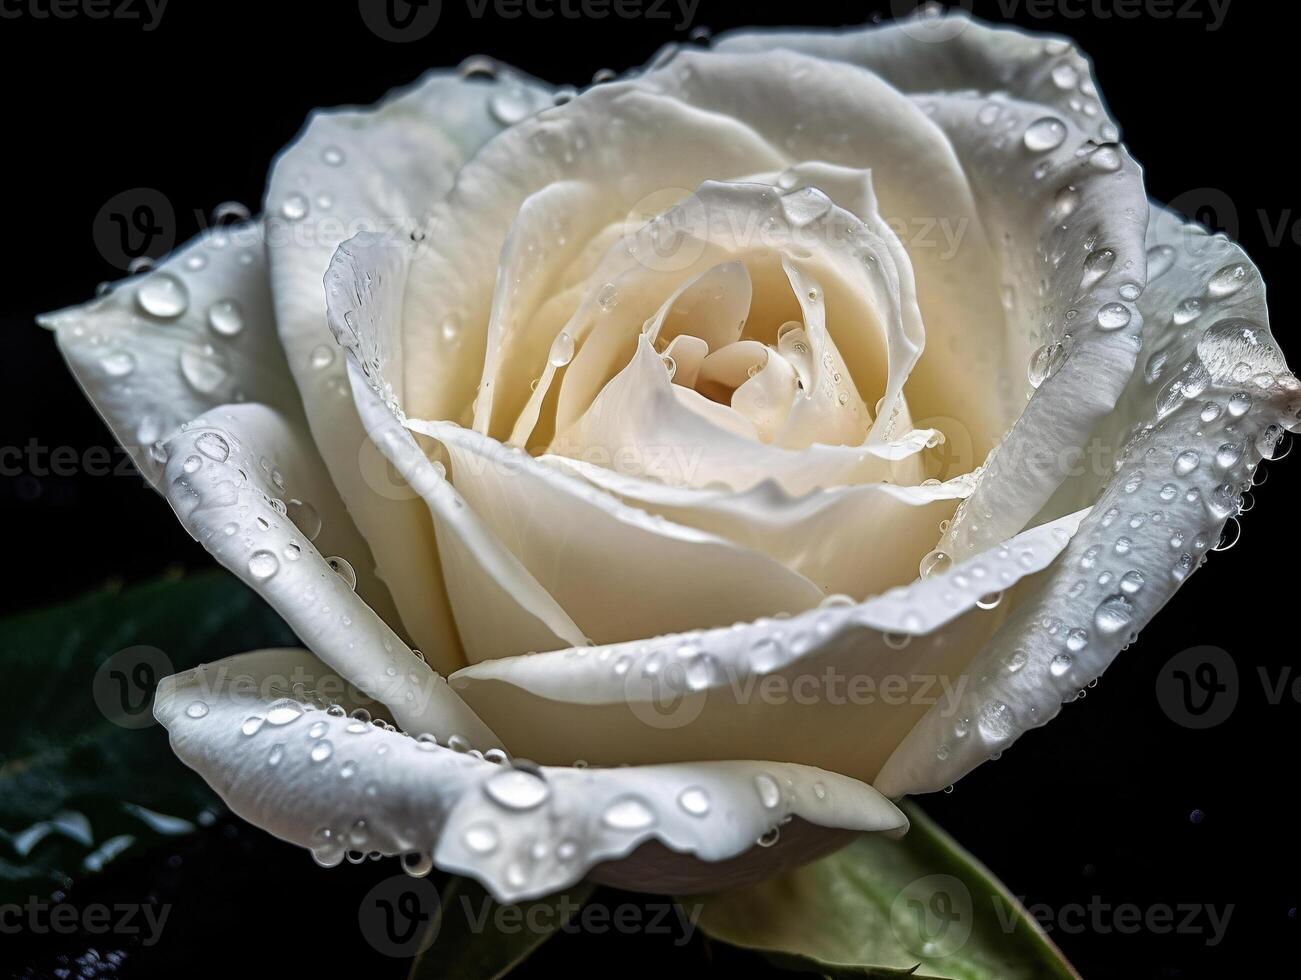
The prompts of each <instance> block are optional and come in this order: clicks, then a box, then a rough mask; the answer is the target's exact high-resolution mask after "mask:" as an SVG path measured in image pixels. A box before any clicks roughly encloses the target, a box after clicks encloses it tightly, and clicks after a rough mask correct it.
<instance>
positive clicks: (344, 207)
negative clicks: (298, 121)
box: [266, 67, 547, 658]
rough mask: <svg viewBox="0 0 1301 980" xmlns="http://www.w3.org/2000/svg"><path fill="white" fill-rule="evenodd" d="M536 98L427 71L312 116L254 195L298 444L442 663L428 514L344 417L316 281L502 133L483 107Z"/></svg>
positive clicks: (443, 371)
mask: <svg viewBox="0 0 1301 980" xmlns="http://www.w3.org/2000/svg"><path fill="white" fill-rule="evenodd" d="M546 91H547V90H546V89H545V88H544V87H543V86H542V85H541V84H540V83H537V82H534V81H533V80H532V79H529V78H526V77H524V76H521V75H518V74H516V73H513V72H511V71H509V70H508V69H505V68H502V67H498V68H497V69H496V71H495V73H494V76H493V77H492V78H486V77H483V76H482V75H476V76H475V77H473V78H469V77H463V76H462V73H460V72H457V71H441V72H431V73H430V74H428V75H426V76H425V78H423V79H422V80H421V81H419V82H417V83H416V84H415V85H413V86H411V87H409V88H407V89H403V90H400V91H398V92H396V93H394V94H392V95H390V96H389V97H387V98H386V99H384V100H383V101H381V102H380V103H379V104H378V105H376V106H374V107H371V108H368V109H332V110H324V111H320V112H317V113H314V114H313V116H312V118H311V119H310V120H309V121H308V123H307V125H306V127H305V128H304V130H303V132H302V133H301V134H300V135H299V137H298V139H297V140H296V141H295V142H294V143H293V144H292V145H291V146H289V147H288V148H287V149H285V150H284V152H283V153H281V155H280V157H279V159H278V160H277V161H276V164H275V166H274V168H273V170H272V173H271V177H270V182H269V185H268V188H267V195H266V209H267V215H268V220H269V221H271V222H272V223H271V225H270V234H269V235H268V246H269V250H270V257H271V273H272V291H273V294H274V298H275V308H276V318H277V326H278V329H279V331H280V338H281V341H282V343H283V345H284V350H285V352H286V354H287V356H288V359H289V366H290V368H291V370H292V371H293V375H294V379H295V380H296V381H297V383H298V389H299V392H300V394H301V395H302V400H303V404H304V406H305V407H306V409H307V417H308V421H309V422H310V424H311V431H312V435H313V437H314V439H315V442H316V444H317V446H318V447H319V448H320V451H321V455H322V456H323V457H324V459H325V463H326V466H327V467H328V468H329V471H330V475H331V477H332V478H333V480H334V483H335V485H336V486H337V487H338V488H339V493H340V495H341V496H342V497H343V499H344V501H345V502H346V503H347V505H348V510H349V512H350V513H351V514H352V516H353V519H354V520H355V521H356V522H357V526H358V527H359V528H360V529H361V532H362V534H363V535H364V536H365V538H366V540H367V541H368V542H370V544H371V547H372V548H373V549H374V552H375V557H376V561H377V563H378V565H379V574H380V576H381V578H383V579H384V581H385V582H386V583H387V584H388V586H389V588H390V589H391V590H392V592H393V596H394V599H395V601H396V603H397V607H398V609H399V610H400V612H401V614H402V622H403V624H404V625H405V626H406V629H407V630H408V631H409V632H410V633H411V635H412V637H413V638H414V640H415V642H416V643H417V644H418V645H420V646H421V647H424V648H426V649H429V650H431V651H445V652H446V655H447V656H449V657H452V658H456V657H458V656H459V653H458V651H457V645H458V640H457V635H456V631H455V629H454V628H453V626H452V623H451V617H450V615H449V614H448V612H447V607H446V603H445V602H444V601H443V600H442V598H441V596H442V595H443V592H444V584H443V581H442V575H441V570H440V568H439V564H438V560H437V555H436V550H435V547H434V536H433V531H432V528H431V527H430V522H429V518H428V515H427V514H426V512H425V508H424V507H423V505H422V504H421V502H420V501H419V500H418V499H416V498H415V495H414V494H412V493H411V492H410V490H409V489H408V488H406V487H403V486H400V485H399V486H393V485H391V484H390V483H389V482H388V480H387V478H386V475H385V474H384V473H383V460H382V457H380V456H379V454H378V453H377V452H376V451H375V447H374V446H373V445H371V444H370V443H369V441H368V440H367V437H366V433H365V431H364V429H363V428H362V426H361V423H360V421H359V419H358V418H357V412H356V409H355V408H354V407H353V404H352V399H351V398H350V397H348V392H349V386H348V381H347V378H346V377H345V376H344V365H343V358H342V357H340V356H338V351H337V348H336V346H335V343H334V339H333V338H332V337H331V335H330V331H329V329H328V328H327V326H326V321H325V297H324V295H323V294H322V292H321V277H322V276H323V275H324V273H325V271H326V269H327V267H328V266H329V263H330V259H331V257H332V256H333V254H334V250H335V248H336V246H338V245H339V243H341V242H342V241H344V240H345V239H348V238H350V237H352V236H353V235H354V234H356V233H357V232H359V231H362V230H364V229H371V230H396V231H397V233H399V234H402V235H406V234H408V233H409V232H411V231H412V230H413V229H415V228H417V227H419V224H420V221H421V220H422V219H423V217H424V215H425V214H426V212H427V211H428V210H429V209H430V207H431V206H432V205H434V203H435V202H436V201H438V200H439V199H440V198H441V197H442V196H443V194H445V193H446V192H447V189H448V188H449V187H450V186H451V184H452V181H453V178H454V176H455V174H456V172H457V169H458V168H459V167H460V166H461V164H462V163H463V162H464V161H465V160H466V159H467V158H468V157H469V156H470V155H471V154H473V153H474V152H476V151H477V150H478V149H479V147H480V146H481V145H482V144H483V143H484V141H486V140H487V139H489V138H490V137H491V136H492V135H494V134H495V133H497V132H499V131H500V130H501V129H502V128H503V126H505V125H508V123H506V122H504V121H503V119H502V118H501V115H502V114H501V112H500V111H494V106H495V105H496V101H495V100H500V99H501V98H503V97H509V98H510V99H511V100H512V103H511V104H512V105H516V104H518V105H520V106H524V107H525V108H526V109H527V110H528V111H534V110H536V108H538V107H540V106H541V105H542V104H544V101H543V100H544V97H545V94H546ZM437 322H438V321H435V326H436V325H437ZM465 372H466V367H465V363H464V359H463V358H460V359H458V358H455V357H448V356H443V357H440V358H439V362H438V364H437V365H436V366H435V368H434V373H433V374H432V375H431V377H432V378H433V379H434V380H435V381H437V379H439V378H441V377H443V376H445V375H448V374H450V375H460V374H464V373H465Z"/></svg>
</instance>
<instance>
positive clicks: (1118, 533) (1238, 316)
mask: <svg viewBox="0 0 1301 980" xmlns="http://www.w3.org/2000/svg"><path fill="white" fill-rule="evenodd" d="M1148 245H1149V250H1148V257H1149V259H1148V261H1149V270H1148V276H1149V279H1150V281H1151V283H1150V285H1149V287H1148V289H1147V291H1146V292H1145V293H1144V295H1143V297H1142V298H1141V299H1140V300H1139V304H1140V306H1141V307H1142V308H1143V311H1144V314H1145V321H1144V322H1145V327H1144V337H1143V340H1144V348H1145V349H1146V350H1149V351H1152V353H1151V355H1150V356H1149V358H1148V360H1147V363H1146V366H1145V370H1144V371H1141V372H1137V373H1135V375H1134V377H1133V379H1132V380H1131V382H1130V386H1129V389H1128V390H1127V391H1126V393H1125V397H1124V398H1123V399H1122V401H1121V403H1120V406H1119V407H1118V410H1117V413H1116V415H1117V418H1116V419H1114V420H1111V424H1110V425H1109V426H1108V429H1107V430H1104V431H1103V433H1102V437H1103V438H1108V439H1109V441H1110V445H1111V446H1112V448H1114V449H1115V450H1116V452H1117V453H1118V462H1117V468H1116V474H1115V476H1114V477H1113V478H1112V479H1111V480H1110V482H1109V483H1108V484H1107V485H1106V488H1105V490H1104V491H1103V494H1102V496H1101V498H1100V499H1099V500H1098V502H1097V504H1096V505H1095V506H1094V508H1093V511H1092V513H1091V514H1090V516H1089V518H1088V519H1087V520H1086V521H1085V522H1084V524H1082V525H1081V527H1080V531H1079V533H1078V534H1077V535H1076V536H1075V537H1074V539H1072V541H1071V543H1070V546H1069V548H1068V549H1067V550H1066V552H1065V553H1064V554H1063V555H1062V557H1061V559H1060V560H1059V561H1058V562H1057V563H1056V565H1055V566H1054V568H1053V569H1052V571H1051V575H1050V576H1049V577H1048V578H1047V579H1046V580H1045V581H1044V582H1043V584H1042V585H1041V586H1040V588H1039V590H1038V592H1037V593H1036V594H1035V595H1032V596H1029V597H1028V598H1027V599H1026V601H1025V603H1024V604H1023V605H1021V606H1020V607H1018V608H1017V609H1016V610H1014V611H1013V613H1012V616H1011V617H1010V618H1009V620H1008V621H1007V623H1005V624H1004V625H1003V627H1002V628H1001V629H1000V631H999V633H998V635H997V636H996V637H994V639H993V641H992V642H991V643H990V644H989V645H988V646H987V647H986V648H985V650H984V652H983V653H982V654H981V655H980V657H979V658H978V660H977V661H976V663H975V664H974V665H973V666H974V668H975V672H976V674H977V676H978V677H979V678H981V679H979V680H978V681H977V683H976V684H974V685H973V686H972V687H971V688H969V689H968V690H967V691H966V692H965V694H964V696H963V704H962V709H961V711H960V715H961V716H963V717H969V718H971V719H973V720H975V721H976V731H975V732H974V733H973V737H969V738H966V739H961V740H959V739H955V738H954V737H953V734H954V733H953V724H952V720H951V719H945V718H940V717H939V716H938V715H937V714H936V713H935V712H934V711H932V712H930V713H929V714H928V715H927V716H926V717H925V718H923V719H922V720H921V722H919V723H918V725H917V726H916V727H915V728H914V729H913V730H912V731H911V732H910V733H909V735H908V737H907V739H905V740H904V742H903V744H902V745H901V746H900V747H899V749H898V750H897V751H896V753H895V755H894V756H893V757H892V758H891V759H890V761H889V762H888V763H887V764H886V766H885V769H884V770H883V771H882V773H881V775H880V778H879V780H878V782H877V785H878V787H879V788H881V789H882V791H883V792H886V793H888V794H890V795H898V794H902V793H921V792H927V791H929V790H934V789H937V788H939V787H942V786H945V785H947V784H949V783H951V782H953V781H954V780H956V779H957V778H958V777H960V776H962V775H963V774H965V773H966V772H968V771H969V770H970V769H972V768H973V767H975V766H976V765H978V764H979V763H980V762H982V761H984V759H985V758H987V757H988V756H989V755H990V754H991V753H994V752H999V751H1002V750H1003V749H1005V748H1007V746H1008V745H1010V744H1011V743H1012V742H1013V741H1015V740H1016V739H1017V738H1018V737H1019V736H1020V735H1021V734H1022V732H1024V731H1025V730H1027V729H1029V728H1034V727H1037V726H1039V725H1042V724H1045V723H1046V722H1047V721H1048V720H1049V719H1051V718H1052V717H1053V716H1054V715H1056V714H1057V712H1058V711H1059V710H1060V708H1061V705H1062V704H1063V702H1065V701H1068V700H1070V699H1071V696H1072V695H1073V693H1074V692H1075V691H1077V690H1079V689H1080V688H1081V687H1083V686H1084V685H1085V684H1087V683H1089V682H1090V681H1092V680H1093V679H1094V678H1096V677H1097V676H1098V675H1099V674H1101V672H1102V671H1103V670H1104V669H1105V668H1106V667H1107V665H1108V664H1110V663H1111V661H1112V659H1113V658H1114V657H1115V656H1116V654H1117V653H1118V652H1119V651H1120V650H1121V649H1122V648H1123V647H1125V646H1127V645H1128V644H1129V643H1130V642H1131V641H1132V640H1133V639H1134V637H1135V636H1136V635H1137V633H1138V631H1139V630H1140V629H1141V628H1142V627H1143V626H1144V625H1145V624H1146V623H1147V621H1148V620H1149V619H1150V618H1151V617H1152V616H1153V615H1154V614H1155V613H1156V612H1157V610H1159V609H1160V608H1161V607H1162V606H1163V605H1164V604H1165V603H1166V602H1167V601H1168V600H1169V599H1170V597H1171V595H1173V593H1174V592H1175V590H1176V589H1177V588H1178V587H1179V586H1180V584H1182V582H1183V581H1184V579H1186V578H1187V577H1188V575H1189V574H1191V573H1192V572H1193V571H1194V570H1195V569H1197V568H1198V567H1200V565H1201V563H1202V561H1204V560H1205V558H1206V554H1207V551H1208V549H1213V548H1214V546H1215V545H1216V542H1217V541H1218V540H1219V536H1220V532H1221V530H1222V528H1223V527H1224V525H1225V522H1226V521H1228V520H1229V519H1230V518H1233V517H1234V516H1235V515H1236V514H1237V513H1238V509H1239V506H1240V494H1241V492H1242V491H1243V490H1245V489H1246V488H1247V487H1249V486H1250V485H1251V480H1252V476H1253V474H1254V472H1255V470H1256V468H1257V466H1258V465H1259V463H1260V461H1261V460H1262V458H1268V457H1269V456H1271V455H1272V454H1273V453H1274V452H1275V450H1276V447H1277V443H1278V439H1279V438H1280V436H1281V435H1282V431H1283V427H1285V426H1286V427H1288V428H1295V427H1296V426H1297V425H1298V421H1297V420H1298V417H1299V414H1298V413H1299V412H1301V383H1298V381H1297V379H1296V378H1295V377H1294V376H1293V375H1292V374H1291V373H1290V372H1289V371H1288V368H1287V365H1286V364H1285V363H1284V361H1283V356H1282V354H1281V353H1280V352H1279V350H1278V348H1277V347H1276V346H1275V344H1274V342H1273V338H1272V337H1271V336H1270V333H1269V327H1268V315H1267V312H1266V309H1265V289H1264V285H1263V284H1262V283H1261V281H1260V277H1259V274H1258V273H1257V271H1256V268H1255V266H1253V265H1252V264H1251V261H1250V260H1249V259H1248V258H1247V256H1246V255H1245V254H1243V252H1242V250H1241V249H1240V248H1238V247H1237V246H1236V245H1233V244H1232V243H1231V242H1229V241H1228V240H1226V239H1224V238H1223V237H1221V236H1216V237H1214V238H1211V237H1209V236H1207V235H1205V234H1204V233H1202V232H1201V230H1200V229H1197V228H1195V227H1194V226H1184V225H1181V223H1180V222H1179V221H1178V219H1176V218H1174V217H1173V216H1172V215H1170V214H1168V213H1166V212H1164V211H1156V212H1155V213H1154V215H1153V220H1152V223H1151V226H1150V228H1149V231H1148ZM1189 300H1192V301H1196V303H1197V304H1198V305H1197V306H1196V307H1195V308H1196V309H1198V310H1199V311H1200V314H1199V315H1198V316H1196V317H1195V318H1194V319H1193V320H1191V321H1187V322H1184V318H1183V317H1182V316H1173V317H1172V316H1171V314H1172V313H1173V312H1174V311H1175V310H1176V309H1183V310H1185V311H1187V310H1188V309H1190V307H1189V306H1188V303H1187V301H1189ZM1180 304H1184V305H1183V306H1182V307H1181V306H1180ZM1109 434H1110V435H1109ZM1091 484H1094V481H1092V480H1089V479H1085V480H1083V481H1082V486H1083V488H1085V490H1084V492H1089V490H1088V488H1089V487H1090V485H1091ZM1068 497H1069V495H1064V499H1066V498H1068ZM1013 656H1014V657H1015V659H1016V662H1017V663H1018V664H1019V665H1020V666H1019V668H1018V669H1017V670H1016V671H1015V672H1009V671H1008V670H1007V669H1005V668H1003V667H1001V664H1002V663H1003V662H1004V661H1005V660H1006V659H1007V658H1009V657H1013ZM977 736H978V737H977Z"/></svg>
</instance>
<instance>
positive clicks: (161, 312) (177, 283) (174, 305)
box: [136, 272, 190, 320]
mask: <svg viewBox="0 0 1301 980" xmlns="http://www.w3.org/2000/svg"><path fill="white" fill-rule="evenodd" d="M136 302H137V303H139V304H140V308H141V309H142V310H144V311H145V312H146V313H148V314H149V315H150V316H156V317H158V318H159V319H163V320H174V319H176V317H178V316H180V315H181V314H182V313H184V312H185V311H186V309H187V308H188V307H189V305H190V291H189V290H188V289H187V288H186V287H185V283H183V282H181V280H179V279H177V278H176V277H175V276H174V275H172V274H171V273H170V272H160V273H158V274H157V275H152V276H150V277H149V278H148V279H146V280H145V281H144V282H142V283H141V284H140V288H139V289H138V290H136Z"/></svg>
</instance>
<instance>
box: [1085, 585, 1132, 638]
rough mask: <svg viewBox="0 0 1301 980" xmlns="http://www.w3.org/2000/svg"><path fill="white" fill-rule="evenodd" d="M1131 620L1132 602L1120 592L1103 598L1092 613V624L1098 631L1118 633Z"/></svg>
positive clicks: (1127, 625) (1126, 626)
mask: <svg viewBox="0 0 1301 980" xmlns="http://www.w3.org/2000/svg"><path fill="white" fill-rule="evenodd" d="M1133 620H1134V603H1133V602H1132V601H1130V599H1129V598H1128V597H1126V596H1123V595H1121V594H1120V593H1116V594H1114V595H1109V596H1107V598H1105V599H1103V600H1102V602H1100V603H1099V604H1098V608H1097V609H1096V610H1095V611H1094V614H1093V623H1094V625H1095V626H1097V627H1098V631H1099V632H1101V633H1105V634H1112V633H1119V632H1120V631H1121V630H1123V629H1127V628H1128V627H1129V624H1130V623H1131V622H1133Z"/></svg>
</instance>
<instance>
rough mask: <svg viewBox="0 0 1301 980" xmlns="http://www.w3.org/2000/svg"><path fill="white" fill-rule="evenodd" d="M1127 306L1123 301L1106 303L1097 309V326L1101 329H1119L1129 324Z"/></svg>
mask: <svg viewBox="0 0 1301 980" xmlns="http://www.w3.org/2000/svg"><path fill="white" fill-rule="evenodd" d="M1129 320H1130V313H1129V307H1127V306H1125V304H1124V303H1107V304H1105V305H1104V306H1103V307H1102V309H1100V310H1098V326H1099V327H1100V328H1101V329H1103V330H1119V329H1120V328H1121V327H1125V326H1128V325H1129Z"/></svg>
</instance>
